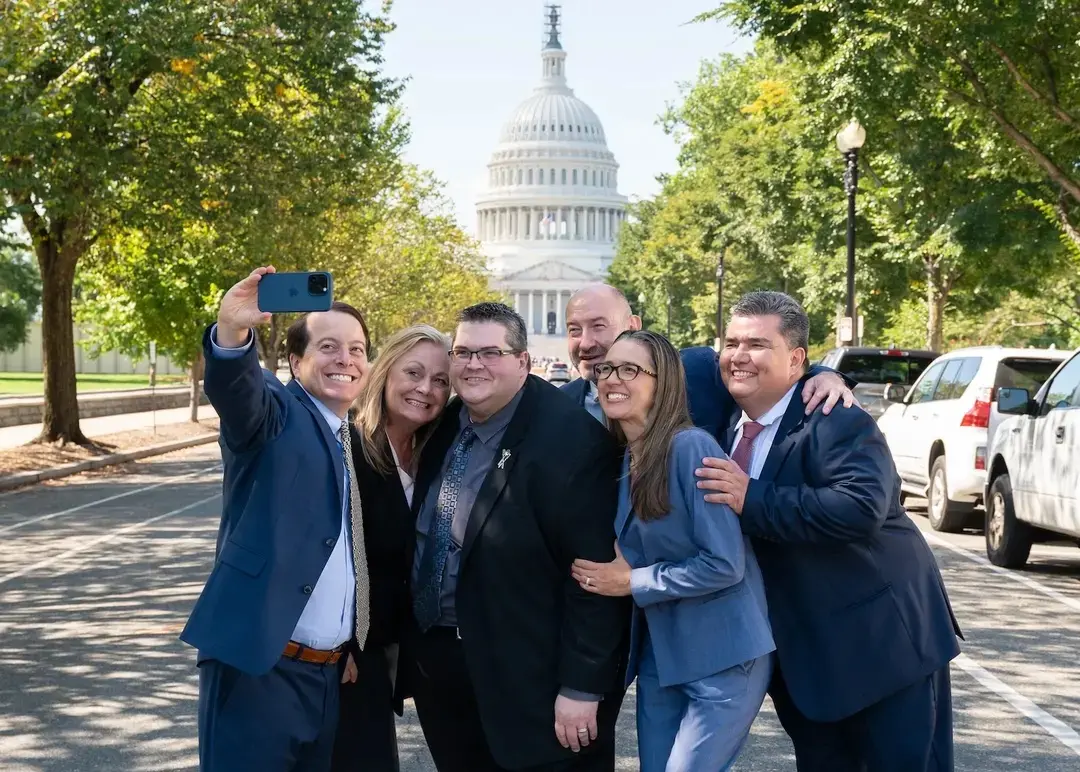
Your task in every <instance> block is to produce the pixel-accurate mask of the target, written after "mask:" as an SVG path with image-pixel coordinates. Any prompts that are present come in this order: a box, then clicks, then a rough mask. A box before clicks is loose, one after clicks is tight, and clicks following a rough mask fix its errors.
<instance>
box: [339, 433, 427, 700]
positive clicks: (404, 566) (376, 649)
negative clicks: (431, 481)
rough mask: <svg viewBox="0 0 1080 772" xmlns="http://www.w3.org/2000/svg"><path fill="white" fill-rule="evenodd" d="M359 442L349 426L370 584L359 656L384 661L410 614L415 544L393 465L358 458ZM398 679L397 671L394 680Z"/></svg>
mask: <svg viewBox="0 0 1080 772" xmlns="http://www.w3.org/2000/svg"><path fill="white" fill-rule="evenodd" d="M362 442H363V440H361V438H360V435H359V433H358V432H357V430H356V427H353V428H352V446H353V466H354V468H355V469H356V483H357V485H358V486H359V488H360V505H361V506H362V507H363V511H364V546H365V548H366V550H367V562H368V576H369V581H370V583H371V629H370V632H369V633H368V640H367V643H366V644H365V645H364V655H365V656H368V655H375V656H377V657H378V658H379V659H380V661H381V662H383V663H385V662H386V659H385V657H384V654H383V649H385V648H386V647H387V646H389V645H391V644H395V643H400V642H401V639H402V631H403V629H404V627H405V625H406V623H407V621H408V619H409V616H410V614H411V608H412V605H411V601H410V596H409V566H410V565H411V563H412V550H413V549H415V546H416V536H415V520H414V518H413V514H412V512H411V511H410V509H409V505H408V502H407V501H406V500H405V491H404V489H403V488H402V487H401V479H400V478H399V477H398V474H397V470H396V469H395V470H394V471H392V472H391V473H390V474H389V475H383V474H381V473H379V472H377V471H376V470H375V469H374V468H373V467H372V466H371V464H369V463H368V461H367V459H366V458H365V457H364V451H363V445H362ZM354 644H355V641H354ZM354 651H355V647H354ZM400 670H401V668H399V671H400ZM400 678H401V675H400V673H399V675H398V679H399V683H400ZM398 691H399V694H397V695H396V696H395V700H394V703H395V708H396V709H397V712H398V714H399V715H400V714H401V711H402V701H403V699H404V697H405V696H407V695H406V694H405V690H404V688H402V689H399V690H398Z"/></svg>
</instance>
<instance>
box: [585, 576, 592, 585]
mask: <svg viewBox="0 0 1080 772" xmlns="http://www.w3.org/2000/svg"><path fill="white" fill-rule="evenodd" d="M585 586H586V587H592V577H591V576H586V577H585Z"/></svg>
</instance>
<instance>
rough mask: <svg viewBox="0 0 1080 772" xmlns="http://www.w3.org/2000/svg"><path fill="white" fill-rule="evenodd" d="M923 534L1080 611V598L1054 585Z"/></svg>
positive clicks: (939, 538) (972, 560)
mask: <svg viewBox="0 0 1080 772" xmlns="http://www.w3.org/2000/svg"><path fill="white" fill-rule="evenodd" d="M923 536H925V537H926V539H927V541H929V542H931V543H933V544H938V545H940V546H942V547H947V548H948V549H951V550H952V551H953V552H955V553H956V554H958V555H962V556H964V557H965V558H967V559H968V560H970V561H971V562H972V563H976V564H978V565H980V566H982V567H983V568H987V569H989V570H991V571H993V572H994V573H995V574H999V575H1000V576H1004V577H1005V578H1006V579H1011V580H1012V581H1014V582H1018V583H1019V584H1022V585H1024V586H1025V587H1029V588H1031V589H1032V590H1035V592H1038V593H1041V594H1043V595H1045V596H1046V597H1048V598H1053V599H1054V600H1056V601H1057V602H1058V603H1060V604H1062V605H1063V606H1068V607H1069V608H1070V609H1072V610H1073V611H1080V599H1077V598H1072V597H1070V596H1068V595H1066V594H1065V593H1062V592H1058V591H1057V590H1055V589H1054V588H1053V587H1047V586H1046V585H1045V584H1042V583H1041V582H1037V581H1035V580H1034V579H1032V578H1031V577H1030V576H1027V575H1025V574H1022V573H1020V572H1018V571H1011V570H1009V569H1007V568H1001V567H1000V566H995V565H994V564H993V563H991V562H990V561H989V560H987V559H986V558H985V557H983V556H982V555H977V554H975V553H974V552H971V551H970V550H966V549H964V548H963V547H958V546H957V545H955V544H953V543H952V542H951V541H948V540H946V539H942V538H941V537H940V536H937V535H936V534H932V533H927V532H926V531H923Z"/></svg>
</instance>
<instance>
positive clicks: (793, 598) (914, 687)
mask: <svg viewBox="0 0 1080 772" xmlns="http://www.w3.org/2000/svg"><path fill="white" fill-rule="evenodd" d="M808 336H809V321H808V319H807V317H806V314H805V312H804V311H803V310H802V308H801V307H800V306H799V304H798V303H797V302H796V301H795V300H793V299H792V298H790V297H788V296H787V295H784V294H782V293H778V292H753V293H750V294H748V295H745V296H744V297H743V298H742V299H741V300H740V301H739V302H738V303H737V304H736V305H735V307H734V308H733V309H732V318H731V323H730V324H729V325H728V328H727V331H726V339H725V343H724V349H723V351H722V352H721V354H720V374H721V377H722V379H723V382H724V384H725V385H726V386H727V390H728V391H729V392H730V393H731V395H732V396H733V397H734V399H735V401H736V402H737V403H738V405H739V407H740V408H741V412H740V413H737V414H736V416H735V418H734V419H733V420H732V421H731V423H730V424H729V425H728V426H727V427H725V430H724V432H723V433H722V435H721V436H719V437H718V439H719V440H720V443H721V445H723V446H724V448H725V450H727V451H728V452H730V454H731V460H730V461H721V460H719V459H705V461H704V467H705V468H703V469H699V470H698V475H699V476H700V477H703V478H705V479H703V480H702V481H701V482H700V483H699V487H702V488H705V489H707V490H710V491H714V493H710V494H709V495H707V496H706V500H709V501H715V502H719V503H723V504H727V505H729V506H730V507H731V508H732V509H733V510H734V511H735V512H736V513H738V514H739V515H740V517H741V520H742V526H743V531H744V533H746V534H748V535H750V536H751V537H753V540H754V549H755V551H756V553H757V558H758V562H759V564H760V566H761V571H762V575H763V577H764V580H765V590H766V595H767V598H768V603H769V618H770V621H771V623H772V630H773V637H774V638H775V641H776V647H777V650H776V655H777V668H776V671H775V674H774V678H773V682H772V684H771V686H770V690H769V692H770V694H771V695H772V698H773V702H774V704H775V706H776V712H777V715H778V716H779V718H780V722H781V723H782V724H783V726H784V729H785V730H787V733H788V734H789V735H790V736H791V739H792V742H793V743H794V745H795V756H796V760H797V764H798V769H799V770H800V772H849V771H850V772H859V771H862V770H873V772H931V771H933V772H945V770H951V769H952V768H953V758H952V700H951V696H950V686H949V662H950V660H952V659H953V658H954V657H955V656H956V655H957V654H958V653H959V646H958V644H957V640H956V638H957V636H958V635H959V634H960V630H959V627H958V626H957V624H956V621H955V619H954V618H953V615H952V609H951V608H950V605H949V600H948V597H947V595H946V593H945V586H944V584H943V582H942V579H941V575H940V573H939V571H938V568H937V564H936V562H935V560H934V556H933V553H931V551H930V548H929V547H928V546H927V544H926V541H925V540H924V539H923V537H922V535H921V534H920V533H919V531H918V529H917V528H916V527H915V524H914V523H912V522H911V520H910V519H908V517H907V515H906V514H905V512H904V510H903V508H902V507H901V506H900V487H899V484H900V480H899V477H898V475H897V473H896V468H895V467H894V465H893V461H892V457H891V455H890V454H889V449H888V447H887V445H886V444H885V440H884V438H883V437H882V435H881V432H880V431H879V430H878V428H877V424H876V423H875V422H874V420H873V419H872V418H871V417H870V416H869V415H868V414H867V413H865V412H864V411H862V410H850V409H848V410H839V411H835V412H834V413H833V414H832V415H831V416H830V417H829V418H828V419H825V418H823V417H822V416H821V415H819V414H817V413H814V414H811V415H809V416H808V415H806V413H805V411H804V410H803V409H802V405H801V404H800V400H799V399H798V395H799V393H800V392H801V390H802V389H803V385H804V383H805V376H804V369H805V362H806V349H807V346H808ZM690 388H691V391H692V392H693V391H697V392H698V394H697V395H696V396H697V398H698V399H699V400H700V399H705V398H707V395H708V394H709V393H710V390H714V389H715V386H714V385H713V384H710V383H708V382H707V381H705V382H702V381H699V382H697V383H692V384H691V386H690ZM703 395H704V396H703Z"/></svg>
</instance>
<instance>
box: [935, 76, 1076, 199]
mask: <svg viewBox="0 0 1080 772" xmlns="http://www.w3.org/2000/svg"><path fill="white" fill-rule="evenodd" d="M955 61H956V62H957V63H958V64H959V65H960V67H961V69H962V70H963V71H964V74H965V76H966V77H967V80H968V83H970V84H971V87H972V88H973V89H975V92H976V93H977V94H978V95H979V97H980V98H981V100H982V101H981V104H980V107H982V109H984V110H986V111H987V112H988V113H989V114H990V117H991V118H993V119H994V120H995V121H996V122H997V124H998V126H1000V127H1001V130H1002V131H1004V132H1005V134H1006V136H1008V137H1009V139H1011V140H1012V141H1013V142H1015V143H1016V144H1017V145H1018V146H1019V147H1020V149H1021V150H1023V151H1024V152H1026V153H1027V154H1028V155H1030V156H1031V157H1032V158H1033V159H1034V160H1035V163H1036V164H1038V165H1039V166H1041V167H1042V169H1043V171H1045V172H1046V173H1047V174H1048V175H1049V177H1050V179H1051V180H1053V181H1054V183H1055V184H1056V185H1058V186H1059V187H1060V188H1061V189H1062V190H1063V191H1065V192H1067V193H1068V194H1069V196H1070V197H1072V198H1073V199H1075V200H1076V202H1077V203H1080V183H1077V182H1076V180H1073V179H1072V178H1071V177H1069V175H1068V174H1066V173H1065V170H1063V169H1062V168H1061V167H1060V166H1058V165H1057V164H1056V163H1054V162H1053V161H1052V160H1051V159H1050V158H1049V157H1048V156H1047V155H1046V154H1045V153H1044V152H1043V151H1042V150H1040V149H1039V148H1038V146H1036V144H1035V143H1034V142H1033V141H1032V139H1031V137H1029V136H1028V135H1027V134H1025V133H1024V132H1022V131H1021V130H1020V129H1019V128H1017V127H1016V125H1015V124H1014V123H1013V122H1012V121H1010V120H1009V118H1008V116H1006V115H1005V112H1004V111H1003V110H1002V109H1001V108H1000V107H997V106H995V105H994V103H993V101H992V100H991V99H990V97H989V94H988V92H987V90H986V86H985V85H983V82H982V80H981V79H980V78H979V75H978V73H976V72H975V70H974V68H973V67H972V66H971V63H970V62H968V61H967V59H966V58H964V57H962V56H961V57H957V58H956V59H955Z"/></svg>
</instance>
